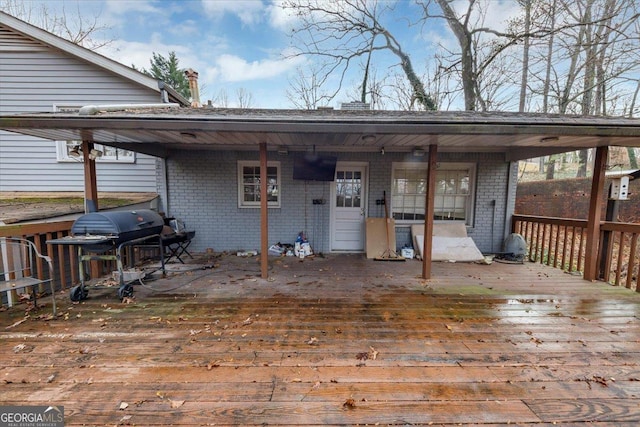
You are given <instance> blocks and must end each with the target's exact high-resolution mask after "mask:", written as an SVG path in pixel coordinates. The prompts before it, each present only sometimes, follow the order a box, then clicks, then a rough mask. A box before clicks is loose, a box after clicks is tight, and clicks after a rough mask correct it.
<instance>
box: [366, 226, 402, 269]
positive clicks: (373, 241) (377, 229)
mask: <svg viewBox="0 0 640 427" xmlns="http://www.w3.org/2000/svg"><path fill="white" fill-rule="evenodd" d="M387 222H388V227H387ZM387 230H388V232H389V248H387V238H386V237H385V232H386V231H387ZM387 249H391V250H393V251H394V252H395V250H396V221H395V220H394V219H393V218H389V219H385V218H367V220H366V251H367V258H370V259H371V258H376V257H379V256H382V255H383V254H384V252H385V251H386V250H387Z"/></svg>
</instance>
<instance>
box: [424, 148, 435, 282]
mask: <svg viewBox="0 0 640 427" xmlns="http://www.w3.org/2000/svg"><path fill="white" fill-rule="evenodd" d="M437 156H438V146H437V145H436V144H431V145H430V146H429V170H428V171H427V194H426V196H427V197H425V204H424V248H423V250H422V278H423V279H431V252H432V247H433V212H434V210H435V198H436V195H435V193H436V169H437V167H438V164H437V161H436V158H437Z"/></svg>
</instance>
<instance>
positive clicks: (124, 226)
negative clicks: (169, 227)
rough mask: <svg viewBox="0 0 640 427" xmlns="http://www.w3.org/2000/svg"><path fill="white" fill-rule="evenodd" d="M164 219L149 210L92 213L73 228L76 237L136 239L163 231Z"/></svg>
mask: <svg viewBox="0 0 640 427" xmlns="http://www.w3.org/2000/svg"><path fill="white" fill-rule="evenodd" d="M163 225H164V221H163V219H162V217H161V216H160V215H159V214H158V213H156V212H154V211H152V210H149V209H140V210H136V211H108V212H91V213H88V214H85V215H82V216H81V217H79V218H78V219H77V220H76V221H75V222H74V223H73V226H72V227H71V234H73V235H74V236H82V235H85V236H87V235H100V236H118V237H124V235H125V234H128V235H129V236H128V238H130V239H134V238H138V237H144V236H148V235H151V234H159V233H160V231H162V227H163Z"/></svg>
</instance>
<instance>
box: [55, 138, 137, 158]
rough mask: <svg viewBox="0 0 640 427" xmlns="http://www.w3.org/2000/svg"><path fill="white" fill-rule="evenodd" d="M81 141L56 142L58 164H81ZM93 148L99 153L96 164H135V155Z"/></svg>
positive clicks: (124, 151)
mask: <svg viewBox="0 0 640 427" xmlns="http://www.w3.org/2000/svg"><path fill="white" fill-rule="evenodd" d="M81 146H82V142H81V141H56V152H57V157H58V161H59V162H82V161H83V156H82V151H80V152H78V148H79V147H81ZM93 148H94V149H95V150H97V151H99V152H100V155H99V156H98V157H96V162H101V163H103V162H104V163H135V161H136V153H134V152H133V151H129V150H123V149H121V148H114V147H109V146H106V145H102V144H94V146H93Z"/></svg>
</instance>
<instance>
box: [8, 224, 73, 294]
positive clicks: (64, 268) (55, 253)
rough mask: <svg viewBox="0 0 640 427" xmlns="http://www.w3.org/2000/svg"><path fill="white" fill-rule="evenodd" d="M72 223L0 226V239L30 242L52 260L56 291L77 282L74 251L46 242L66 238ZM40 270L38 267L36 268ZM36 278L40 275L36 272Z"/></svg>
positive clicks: (67, 247)
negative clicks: (11, 238)
mask: <svg viewBox="0 0 640 427" xmlns="http://www.w3.org/2000/svg"><path fill="white" fill-rule="evenodd" d="M72 225H73V221H59V222H45V223H37V224H20V225H4V226H0V238H2V237H19V238H22V239H27V240H30V241H32V242H33V243H34V244H35V246H36V248H37V249H38V252H40V253H41V254H44V255H48V256H50V257H51V259H52V260H53V264H54V273H53V274H54V277H53V283H54V286H55V288H56V289H65V288H66V285H67V284H70V283H76V282H77V281H78V261H77V256H76V254H75V249H74V248H73V247H71V246H60V245H58V246H54V245H49V244H47V243H46V242H47V241H48V240H51V239H57V238H60V237H64V236H68V235H69V233H70V232H71V226H72ZM38 268H40V267H38ZM37 273H38V277H40V276H39V275H40V274H41V273H42V272H40V271H38V272H37Z"/></svg>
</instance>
